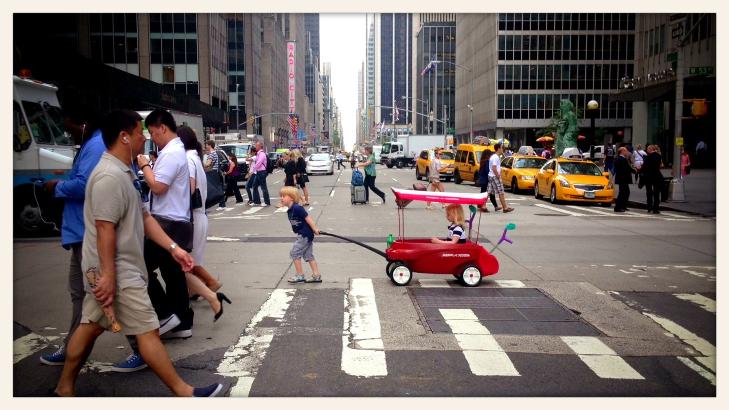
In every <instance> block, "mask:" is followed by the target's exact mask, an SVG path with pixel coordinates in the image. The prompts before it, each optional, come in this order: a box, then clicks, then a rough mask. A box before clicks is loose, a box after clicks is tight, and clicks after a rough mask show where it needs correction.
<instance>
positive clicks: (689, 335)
mask: <svg viewBox="0 0 729 410" xmlns="http://www.w3.org/2000/svg"><path fill="white" fill-rule="evenodd" d="M643 314H644V315H646V316H648V317H649V318H651V319H653V321H654V322H656V323H658V324H659V325H661V327H663V328H664V329H666V330H667V331H669V332H670V333H671V334H673V335H674V336H676V337H677V338H679V339H681V340H682V341H683V342H684V343H686V344H688V345H689V346H691V347H693V348H694V349H696V351H697V352H699V353H701V354H702V355H704V356H709V357H712V356H716V347H714V345H712V344H711V343H709V342H708V341H707V340H706V339H704V338H702V337H700V336H698V335H697V334H695V333H693V332H692V331H690V330H688V329H686V328H685V327H683V326H681V325H679V324H677V323H676V322H674V321H672V320H669V319H666V318H664V317H661V316H658V315H654V314H653V313H648V312H643ZM712 370H714V369H712Z"/></svg>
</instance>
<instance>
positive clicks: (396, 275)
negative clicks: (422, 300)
mask: <svg viewBox="0 0 729 410" xmlns="http://www.w3.org/2000/svg"><path fill="white" fill-rule="evenodd" d="M390 272H391V275H390V280H392V282H393V283H394V284H396V285H398V286H405V285H407V284H408V283H410V279H412V278H413V272H412V271H411V270H410V268H408V267H407V266H406V265H405V264H404V263H403V262H400V261H395V262H393V263H392V267H391V268H390Z"/></svg>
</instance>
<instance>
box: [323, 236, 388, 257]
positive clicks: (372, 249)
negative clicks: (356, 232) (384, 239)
mask: <svg viewBox="0 0 729 410" xmlns="http://www.w3.org/2000/svg"><path fill="white" fill-rule="evenodd" d="M319 233H320V234H321V235H326V236H333V237H335V238H339V239H341V240H343V241H347V242H351V243H353V244H355V245H359V246H361V247H363V248H365V249H368V250H370V251H372V252H374V253H376V254H378V255H380V256H382V257H383V258H385V259H387V254H385V252H382V251H381V250H379V249H375V248H373V247H371V246H369V245H365V244H363V243H362V242H359V241H355V240H354V239H349V238H345V237H344V236H339V235H336V234H333V233H329V232H324V231H319Z"/></svg>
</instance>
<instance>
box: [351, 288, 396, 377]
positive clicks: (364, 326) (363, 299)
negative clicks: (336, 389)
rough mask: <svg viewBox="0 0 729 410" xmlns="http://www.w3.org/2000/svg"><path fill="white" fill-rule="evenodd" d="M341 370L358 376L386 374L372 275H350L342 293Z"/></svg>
mask: <svg viewBox="0 0 729 410" xmlns="http://www.w3.org/2000/svg"><path fill="white" fill-rule="evenodd" d="M343 323H344V328H343V333H342V359H341V369H342V371H343V372H345V373H347V374H349V375H352V376H359V377H375V376H387V362H386V358H385V349H384V345H383V343H382V330H381V328H380V316H379V313H378V312H377V302H376V301H375V290H374V287H373V285H372V279H362V278H357V279H352V282H351V283H350V289H349V294H348V295H345V296H344V321H343Z"/></svg>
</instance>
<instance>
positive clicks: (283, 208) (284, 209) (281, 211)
mask: <svg viewBox="0 0 729 410" xmlns="http://www.w3.org/2000/svg"><path fill="white" fill-rule="evenodd" d="M288 210H289V207H288V206H282V207H281V208H278V209H277V210H275V211H273V213H275V214H279V213H283V212H286V211H288Z"/></svg>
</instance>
